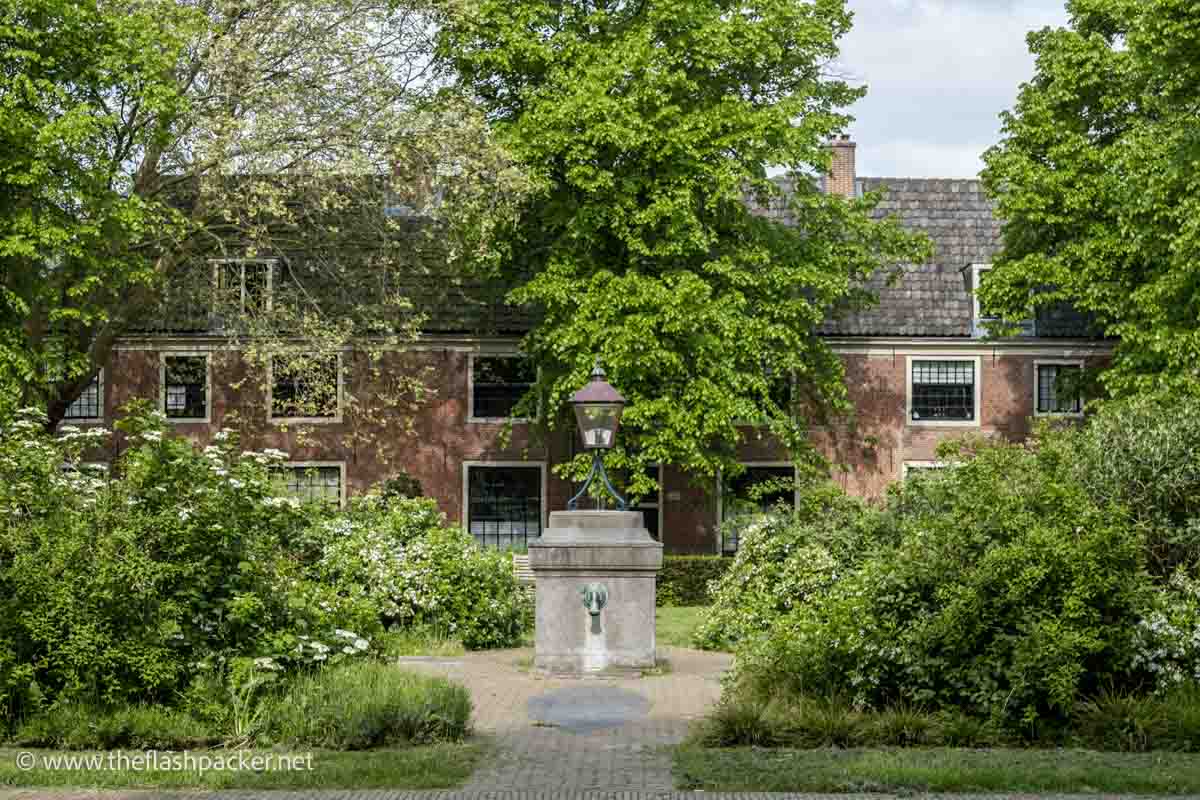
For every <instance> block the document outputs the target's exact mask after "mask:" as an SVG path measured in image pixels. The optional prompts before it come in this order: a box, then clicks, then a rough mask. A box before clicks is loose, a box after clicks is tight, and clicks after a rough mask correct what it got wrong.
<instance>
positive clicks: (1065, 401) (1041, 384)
mask: <svg viewBox="0 0 1200 800" xmlns="http://www.w3.org/2000/svg"><path fill="white" fill-rule="evenodd" d="M1079 373H1080V369H1079V367H1077V366H1072V365H1069V364H1039V365H1038V375H1037V397H1038V402H1037V410H1038V413H1039V414H1078V413H1080V412H1081V411H1082V410H1083V401H1082V398H1080V396H1079V392H1078V390H1077V389H1076V390H1075V391H1072V390H1070V389H1066V388H1065V387H1064V388H1063V389H1060V387H1059V385H1058V384H1059V381H1060V379H1065V380H1064V383H1066V384H1067V385H1070V384H1071V383H1072V382H1075V383H1077V382H1078V380H1079Z"/></svg>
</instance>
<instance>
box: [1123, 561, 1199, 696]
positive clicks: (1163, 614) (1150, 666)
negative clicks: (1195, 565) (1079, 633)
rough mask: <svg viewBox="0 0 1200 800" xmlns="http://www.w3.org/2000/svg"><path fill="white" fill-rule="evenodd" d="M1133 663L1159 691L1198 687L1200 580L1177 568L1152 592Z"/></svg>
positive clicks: (1137, 632) (1137, 636)
mask: <svg viewBox="0 0 1200 800" xmlns="http://www.w3.org/2000/svg"><path fill="white" fill-rule="evenodd" d="M1133 663H1134V666H1135V667H1138V668H1140V669H1144V670H1146V671H1147V672H1149V673H1150V674H1151V675H1153V677H1154V681H1155V684H1156V685H1157V687H1158V689H1159V691H1160V692H1166V691H1170V690H1171V689H1172V688H1174V687H1177V686H1180V685H1182V684H1186V683H1192V684H1194V685H1200V578H1197V577H1194V576H1189V575H1188V574H1187V572H1186V571H1185V570H1184V569H1179V570H1178V571H1177V572H1175V574H1174V575H1172V577H1171V580H1170V583H1169V584H1168V586H1167V589H1166V591H1162V592H1156V593H1155V595H1154V601H1153V605H1152V606H1151V608H1150V610H1149V611H1148V612H1147V613H1146V615H1145V617H1144V618H1143V619H1142V620H1141V621H1140V622H1139V623H1138V626H1137V631H1136V635H1135V638H1134V657H1133Z"/></svg>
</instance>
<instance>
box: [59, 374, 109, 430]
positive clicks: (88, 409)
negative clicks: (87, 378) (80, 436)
mask: <svg viewBox="0 0 1200 800" xmlns="http://www.w3.org/2000/svg"><path fill="white" fill-rule="evenodd" d="M101 416H102V414H101V393H100V376H99V375H97V376H96V377H95V378H92V382H91V383H89V384H88V385H87V388H85V389H84V390H83V392H82V393H81V394H80V395H79V397H78V398H77V399H76V400H75V402H74V403H71V405H69V406H68V407H67V412H66V414H64V415H63V418H64V419H99V418H100V417H101Z"/></svg>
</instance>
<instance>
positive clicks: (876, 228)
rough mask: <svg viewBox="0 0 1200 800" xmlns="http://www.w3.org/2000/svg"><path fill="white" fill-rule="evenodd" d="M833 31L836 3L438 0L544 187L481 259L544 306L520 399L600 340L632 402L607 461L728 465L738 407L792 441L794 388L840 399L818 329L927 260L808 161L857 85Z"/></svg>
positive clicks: (560, 390)
mask: <svg viewBox="0 0 1200 800" xmlns="http://www.w3.org/2000/svg"><path fill="white" fill-rule="evenodd" d="M849 27H850V14H849V12H847V11H846V9H845V8H844V3H843V0H814V1H813V2H796V0H747V1H746V2H737V3H732V2H725V1H724V0H640V1H638V2H633V1H629V2H626V1H625V0H608V1H607V2H606V1H605V0H590V1H589V0H567V1H566V2H560V1H559V0H511V1H510V0H483V2H470V3H467V2H461V3H448V4H447V6H446V14H445V18H444V19H443V21H442V28H441V31H440V34H439V40H438V51H437V52H438V55H439V56H440V57H441V59H442V60H443V62H445V63H447V64H448V65H449V66H450V67H452V68H453V70H454V71H455V72H456V73H457V74H458V75H459V76H460V77H461V81H462V83H463V84H464V85H465V86H466V87H467V88H468V89H469V90H470V91H471V92H473V93H474V95H475V96H476V97H477V98H478V99H479V101H480V102H481V103H482V104H483V105H484V106H485V107H486V109H487V111H488V114H489V116H490V119H491V120H492V121H493V127H494V130H495V131H496V132H497V135H498V137H499V138H500V139H501V140H502V142H503V143H504V144H505V145H506V146H507V147H508V148H509V149H510V150H511V152H512V153H513V154H514V155H515V157H516V158H517V159H518V161H520V162H521V163H522V164H523V165H524V166H525V168H526V169H528V170H530V171H531V172H532V173H533V175H534V177H535V180H536V181H537V183H538V185H539V186H540V187H541V191H539V192H536V193H534V195H533V197H531V198H530V199H529V200H528V201H527V202H526V203H525V204H524V206H523V208H522V213H521V215H520V220H519V223H518V225H516V226H514V228H513V230H512V232H511V239H512V241H513V242H514V243H513V244H512V245H511V247H510V248H509V253H508V256H507V257H506V258H504V259H503V260H502V262H501V263H500V264H499V265H498V267H497V268H498V270H499V271H500V273H501V274H502V275H503V277H504V278H505V279H506V280H508V281H510V282H511V283H512V284H513V285H515V286H516V288H515V290H514V291H513V293H512V298H513V300H515V301H516V302H519V303H525V304H530V305H532V306H534V307H536V308H538V309H539V311H540V312H541V313H542V314H543V317H542V322H541V324H540V325H539V326H538V327H537V328H536V330H534V331H533V332H532V333H531V334H530V335H529V336H528V337H527V338H526V340H525V342H524V343H523V347H524V349H525V351H526V352H528V353H529V354H530V355H531V356H532V357H533V358H534V359H535V360H536V361H537V362H538V363H539V365H540V366H541V373H540V374H541V378H540V380H539V382H538V385H537V387H536V388H535V391H534V395H536V398H535V397H531V398H529V401H530V402H531V403H532V402H534V401H535V400H536V399H537V398H540V399H541V402H542V407H543V408H549V409H561V408H562V407H563V405H564V403H565V401H566V399H567V398H568V397H569V395H570V393H571V392H573V391H574V390H575V389H577V388H578V387H579V386H580V385H582V384H583V383H584V381H585V380H586V378H587V375H588V372H589V371H590V369H591V367H592V363H593V359H594V358H595V357H597V356H598V357H600V359H601V361H602V362H603V365H604V367H605V369H606V370H607V371H608V375H609V380H610V381H611V382H612V383H613V384H614V385H615V386H616V387H617V388H618V389H619V390H620V391H621V392H622V393H623V394H624V395H625V397H626V398H627V399H628V400H629V401H630V405H629V407H627V409H626V411H625V416H624V417H623V420H622V437H621V440H620V441H621V442H622V443H623V445H624V446H625V448H626V449H625V450H624V451H618V452H616V453H614V454H613V460H614V462H615V463H616V464H617V465H618V466H631V467H636V466H637V465H638V464H645V463H647V462H654V461H662V462H670V463H675V464H678V465H680V466H682V467H684V468H686V469H688V470H690V471H692V472H694V473H698V474H707V475H712V474H714V473H715V472H716V471H717V470H718V469H720V468H722V467H725V468H726V469H727V470H736V462H735V461H734V459H733V457H732V455H733V452H734V446H735V444H736V442H737V440H738V436H739V433H738V428H737V426H736V425H735V423H737V422H738V421H746V420H764V421H771V427H772V428H773V429H774V431H775V432H776V433H777V434H779V435H781V436H782V437H783V438H784V439H785V441H787V442H788V443H789V444H794V445H796V446H798V447H799V446H800V445H801V443H802V442H804V441H805V438H804V436H803V427H804V422H805V420H806V419H807V415H800V417H798V418H793V416H792V412H793V411H794V410H796V409H794V408H793V401H794V403H795V404H797V405H802V406H804V407H805V408H809V409H822V408H825V409H827V408H844V407H845V388H844V385H843V382H842V368H841V364H840V362H839V360H838V358H837V357H836V356H835V355H834V354H833V353H832V352H831V351H830V350H829V348H828V347H827V346H826V345H825V343H824V342H823V341H822V340H821V339H819V338H818V337H817V335H816V330H817V328H818V326H819V325H820V324H821V322H822V321H823V320H825V319H826V318H827V317H828V316H829V314H830V313H831V312H834V311H836V310H839V309H845V308H849V307H852V306H855V305H858V304H861V303H863V302H865V301H866V300H867V297H866V295H865V293H864V292H862V291H860V290H859V289H858V288H857V287H859V286H860V284H861V282H862V280H863V279H864V278H866V277H867V276H868V275H870V274H871V273H872V272H873V271H875V270H876V269H877V268H879V267H881V266H884V265H889V264H893V263H896V262H901V261H912V260H921V259H922V258H923V257H924V254H925V247H924V244H923V242H922V241H920V240H918V239H916V238H914V237H910V236H908V235H906V234H903V233H902V232H900V231H899V229H898V228H897V227H895V226H894V225H891V224H882V223H877V222H873V221H872V220H871V219H870V216H869V211H870V208H871V206H872V204H873V202H874V199H873V198H866V199H864V200H861V201H850V202H847V201H844V200H842V199H840V198H834V197H829V196H825V195H822V194H820V193H819V192H818V191H816V189H815V185H814V184H815V178H813V177H811V176H812V173H814V172H816V171H820V170H825V169H827V168H828V164H829V152H828V144H827V143H828V137H829V136H831V135H832V134H834V133H835V132H836V131H839V130H841V129H842V128H843V127H844V126H845V125H846V124H847V123H848V121H849V118H848V117H847V116H846V114H845V113H844V112H843V111H842V109H843V108H844V107H845V106H847V105H849V104H850V103H852V102H853V101H854V100H855V99H857V98H858V97H860V96H861V94H862V91H863V90H861V89H856V88H853V87H851V86H849V85H847V84H846V83H845V82H843V81H841V80H838V79H836V78H833V77H830V76H829V75H828V73H827V68H828V65H829V63H830V62H831V60H832V59H833V58H834V57H835V56H836V55H837V52H838V51H837V41H838V39H839V38H840V37H841V36H842V35H843V34H845V33H846V31H847V30H848V29H849ZM772 166H774V167H779V168H782V169H784V170H788V171H803V172H802V174H798V175H797V176H796V178H795V184H796V190H795V199H794V202H793V203H792V208H791V212H792V213H793V214H794V215H795V217H796V222H797V225H796V227H794V228H784V227H783V226H781V225H779V224H777V223H775V222H772V221H769V220H767V219H764V218H762V217H761V216H757V215H755V214H754V213H752V212H751V210H750V208H749V207H748V205H747V200H748V199H750V198H754V199H756V200H757V201H758V202H760V203H762V204H766V203H771V202H774V203H779V202H781V201H780V197H779V195H780V190H779V188H778V186H777V185H776V184H775V183H774V182H773V181H772V180H771V179H770V178H769V177H768V169H769V168H770V167H772ZM791 374H794V375H795V376H796V389H797V391H796V392H795V393H794V394H795V396H794V397H792V398H791V400H789V399H788V397H787V392H786V391H780V388H781V384H782V385H783V386H784V387H786V384H787V381H788V378H787V376H788V375H791ZM554 421H555V420H553V419H552V420H551V422H552V423H553V422H554ZM631 462H632V463H631ZM632 471H633V472H635V473H638V474H640V470H636V469H634V470H632Z"/></svg>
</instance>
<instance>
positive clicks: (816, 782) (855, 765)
mask: <svg viewBox="0 0 1200 800" xmlns="http://www.w3.org/2000/svg"><path fill="white" fill-rule="evenodd" d="M674 758H675V763H674V774H675V782H676V784H677V785H678V786H679V787H680V788H683V789H703V790H707V791H728V792H742V791H753V792H861V791H878V792H897V791H899V792H905V791H930V792H1062V793H1094V792H1105V793H1123V794H1124V793H1129V794H1194V793H1200V755H1196V754H1191V753H1161V752H1160V753H1099V752H1094V751H1090V750H955V749H949V748H929V749H916V748H912V749H870V750H782V749H779V750H775V749H762V748H730V749H711V748H701V747H690V746H684V747H680V748H677V749H676V750H675V756H674Z"/></svg>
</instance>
